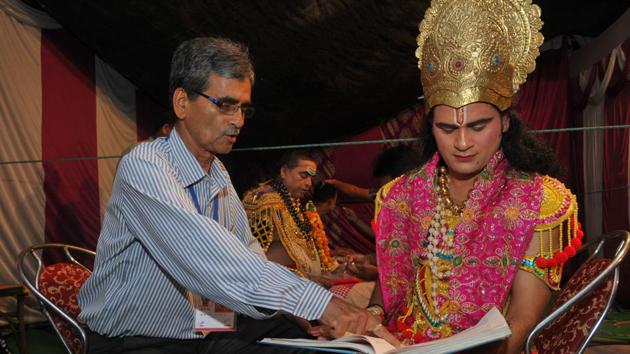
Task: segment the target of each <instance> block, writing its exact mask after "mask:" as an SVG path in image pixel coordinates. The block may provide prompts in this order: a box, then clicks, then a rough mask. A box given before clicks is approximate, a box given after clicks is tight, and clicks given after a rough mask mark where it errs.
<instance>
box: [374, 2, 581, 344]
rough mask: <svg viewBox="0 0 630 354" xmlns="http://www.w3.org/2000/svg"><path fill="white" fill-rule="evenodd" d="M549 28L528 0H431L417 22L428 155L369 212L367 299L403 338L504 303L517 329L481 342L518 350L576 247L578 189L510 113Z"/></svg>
mask: <svg viewBox="0 0 630 354" xmlns="http://www.w3.org/2000/svg"><path fill="white" fill-rule="evenodd" d="M464 27H466V30H462V28H464ZM541 27H542V21H541V20H540V8H538V6H536V5H533V4H531V0H499V1H479V0H434V1H432V3H431V7H430V8H429V9H428V10H427V12H426V15H425V18H424V20H423V21H422V23H421V24H420V35H419V36H418V50H417V52H416V56H417V57H418V59H419V67H420V70H421V78H422V87H423V90H424V97H425V104H426V109H427V112H428V113H429V114H428V116H427V118H426V120H425V122H424V127H423V132H422V133H421V137H420V144H419V145H420V157H421V161H422V164H421V166H420V167H419V168H417V169H415V170H413V171H410V172H408V173H406V174H405V175H403V176H401V177H400V178H398V179H396V180H394V181H392V182H390V183H389V184H387V185H386V186H384V187H383V188H382V189H381V190H380V191H379V194H378V197H377V201H376V203H377V207H376V209H377V211H376V220H375V222H376V249H377V261H378V266H379V280H380V288H381V291H380V292H378V291H375V294H376V295H375V296H374V298H373V300H372V301H374V302H376V303H381V304H383V306H384V310H385V313H386V314H387V315H388V324H389V325H390V329H392V330H394V331H395V332H396V333H397V335H398V336H399V338H401V339H403V340H404V341H405V342H407V343H419V342H426V341H431V340H435V339H439V338H443V337H448V336H450V335H452V334H455V333H457V332H460V331H462V330H464V329H466V328H469V327H471V326H473V325H475V324H476V323H477V322H478V321H479V319H481V317H482V316H483V315H484V314H485V313H486V312H487V311H489V310H490V309H491V308H492V307H497V308H498V309H499V310H502V311H503V313H504V315H505V317H506V320H507V322H508V323H509V325H510V328H511V330H512V335H511V336H510V337H509V338H508V339H507V340H505V341H503V342H499V343H496V344H494V345H493V347H492V348H486V349H488V352H489V351H490V350H498V351H499V352H509V353H517V352H520V351H521V350H522V345H523V342H524V340H525V339H526V337H527V334H528V333H529V331H530V330H531V328H532V327H533V326H534V325H535V324H536V323H537V321H539V319H540V317H541V315H542V313H543V311H544V309H545V306H546V305H547V302H548V300H549V298H550V295H551V292H552V291H554V290H558V287H559V283H560V276H561V272H562V264H563V263H564V262H566V260H567V258H568V257H570V256H572V255H574V254H575V250H576V248H577V247H579V246H580V244H581V241H580V240H581V237H582V232H581V231H580V230H579V229H578V227H575V226H576V225H577V219H576V215H577V204H576V199H575V196H574V195H573V194H572V193H571V192H570V191H569V190H568V189H567V188H566V187H565V186H564V185H563V184H562V183H561V182H559V181H558V180H556V179H555V178H553V177H552V176H557V174H558V171H559V170H560V168H559V167H558V165H557V163H555V161H554V160H553V155H552V153H551V152H550V151H549V150H548V149H547V148H544V147H543V146H542V145H540V144H538V143H537V142H536V141H535V140H533V139H532V138H531V137H530V136H529V135H527V134H525V132H524V128H523V127H522V123H521V121H520V119H519V118H518V116H517V115H516V114H515V113H514V112H513V111H511V110H510V105H511V101H512V97H513V95H514V93H515V91H516V89H517V88H518V86H519V85H520V84H522V83H523V82H524V81H525V77H526V76H527V74H528V73H530V72H531V71H532V70H533V69H534V67H535V59H536V57H537V56H538V54H539V52H538V47H539V46H540V44H541V43H542V40H543V37H542V35H541V34H540V33H539V30H540V28H541ZM379 297H380V298H379Z"/></svg>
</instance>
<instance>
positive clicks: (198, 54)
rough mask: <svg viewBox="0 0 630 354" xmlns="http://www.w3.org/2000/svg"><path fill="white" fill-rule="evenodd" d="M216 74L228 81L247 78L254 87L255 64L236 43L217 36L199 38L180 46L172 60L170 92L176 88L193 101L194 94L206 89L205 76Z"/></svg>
mask: <svg viewBox="0 0 630 354" xmlns="http://www.w3.org/2000/svg"><path fill="white" fill-rule="evenodd" d="M213 73H214V74H217V75H219V76H221V77H224V78H229V79H238V80H243V79H249V80H250V82H251V83H252V85H253V84H254V65H253V64H252V60H251V57H250V56H249V50H248V49H247V47H246V46H245V45H244V44H242V43H239V42H235V41H233V40H230V39H227V38H220V37H202V38H194V39H190V40H187V41H185V42H183V43H182V44H180V45H179V46H178V47H177V49H176V50H175V53H174V54H173V59H172V60H171V76H170V78H169V93H170V97H173V93H174V92H175V90H176V89H177V88H178V87H181V88H183V89H184V90H185V91H186V93H187V94H188V95H189V96H190V97H191V98H195V97H196V96H197V94H195V93H194V92H193V91H197V92H203V91H205V90H206V89H207V88H208V77H209V76H210V74H213Z"/></svg>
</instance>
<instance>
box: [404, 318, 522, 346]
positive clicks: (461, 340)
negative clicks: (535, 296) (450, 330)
mask: <svg viewBox="0 0 630 354" xmlns="http://www.w3.org/2000/svg"><path fill="white" fill-rule="evenodd" d="M511 334H512V331H510V327H509V326H508V324H507V322H505V318H504V317H503V315H502V314H501V312H500V311H499V310H498V309H497V308H496V307H493V308H492V309H491V310H490V311H488V313H486V314H485V315H484V316H483V317H482V318H481V320H479V322H478V323H477V324H476V325H475V326H473V327H470V328H468V329H466V330H464V331H461V332H459V333H457V334H454V335H452V336H451V337H448V338H444V339H438V340H435V341H431V342H426V343H421V344H414V345H410V346H406V347H404V348H401V349H398V350H396V351H392V353H407V354H411V353H422V354H431V353H449V352H455V351H460V350H463V349H468V348H473V347H476V346H479V345H482V344H486V343H490V342H494V341H496V340H500V339H503V338H507V337H509V336H510V335H511Z"/></svg>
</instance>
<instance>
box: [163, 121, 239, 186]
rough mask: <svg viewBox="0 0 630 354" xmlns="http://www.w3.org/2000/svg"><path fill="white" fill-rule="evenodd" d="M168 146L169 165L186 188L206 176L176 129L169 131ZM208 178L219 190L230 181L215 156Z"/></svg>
mask: <svg viewBox="0 0 630 354" xmlns="http://www.w3.org/2000/svg"><path fill="white" fill-rule="evenodd" d="M168 144H169V146H170V147H171V152H172V153H171V163H172V164H173V166H174V168H175V170H176V171H177V172H178V173H179V176H180V178H181V179H182V181H183V182H184V185H185V186H186V187H188V186H190V185H193V184H195V183H197V182H199V181H200V180H201V179H203V178H205V177H207V176H208V174H207V173H206V172H205V171H204V170H203V168H201V165H200V164H199V161H197V159H196V158H195V156H194V155H193V154H192V152H191V151H190V150H188V148H187V147H186V145H185V144H184V141H183V140H182V138H181V137H180V135H179V133H178V132H177V128H175V129H173V130H171V133H170V134H169V136H168ZM210 178H211V179H212V180H213V181H215V182H216V184H217V187H219V188H220V189H223V188H225V187H226V186H227V185H228V181H229V179H230V177H229V175H228V173H227V170H226V169H225V167H224V166H223V164H222V163H221V161H219V159H218V158H217V157H216V156H215V157H214V159H213V161H212V164H211V165H210Z"/></svg>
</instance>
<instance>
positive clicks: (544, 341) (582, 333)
mask: <svg viewBox="0 0 630 354" xmlns="http://www.w3.org/2000/svg"><path fill="white" fill-rule="evenodd" d="M610 262H611V260H610V259H603V258H600V259H593V260H591V261H589V262H587V263H585V264H583V265H582V266H581V267H580V268H579V269H578V270H577V271H576V272H575V274H574V275H573V276H572V277H571V279H569V281H568V282H567V284H566V286H565V288H564V290H562V292H561V293H560V296H559V297H558V299H557V300H556V302H555V303H554V306H553V308H552V311H553V310H555V309H557V308H558V307H560V306H561V305H562V304H564V303H565V302H567V301H568V300H569V299H570V298H572V297H573V296H575V294H576V293H577V292H578V291H580V290H582V289H583V288H584V287H585V286H586V285H588V284H589V283H590V282H591V281H592V280H593V279H595V277H597V275H599V274H601V272H602V271H603V270H604V269H605V268H606V267H607V266H608V265H609V264H610ZM612 288H613V278H612V276H611V277H610V278H609V279H608V280H606V281H604V282H603V283H602V284H600V286H598V287H597V288H596V289H595V290H593V291H592V292H591V293H590V294H589V295H587V296H586V297H585V298H583V299H582V301H580V302H578V303H577V304H575V305H573V306H572V307H571V308H569V310H567V311H565V312H564V313H563V314H562V315H560V316H559V317H558V318H557V319H556V320H555V321H553V322H552V323H551V324H550V325H549V326H547V327H545V328H544V329H543V330H542V331H541V332H540V334H539V335H538V337H537V338H536V347H537V348H538V353H541V354H544V353H575V352H577V350H578V348H579V347H580V345H581V344H582V342H583V341H584V339H585V338H586V336H587V335H588V333H589V332H590V331H591V329H592V328H593V326H594V325H595V323H596V322H597V320H598V319H599V318H600V316H601V315H602V312H603V311H604V309H605V307H606V303H608V299H609V298H610V294H611V292H612Z"/></svg>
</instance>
